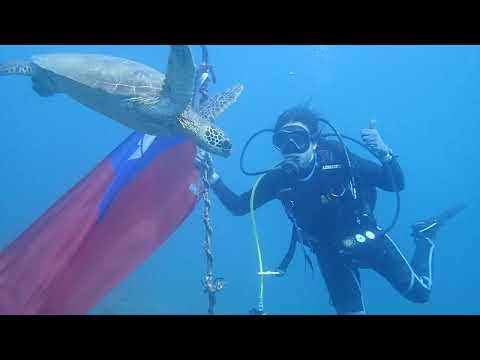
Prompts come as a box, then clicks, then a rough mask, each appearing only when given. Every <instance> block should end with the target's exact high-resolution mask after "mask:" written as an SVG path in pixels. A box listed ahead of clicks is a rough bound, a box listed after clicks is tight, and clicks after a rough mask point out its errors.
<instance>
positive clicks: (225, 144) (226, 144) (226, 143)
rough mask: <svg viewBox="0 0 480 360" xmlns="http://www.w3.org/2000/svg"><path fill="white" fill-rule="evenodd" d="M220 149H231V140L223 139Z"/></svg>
mask: <svg viewBox="0 0 480 360" xmlns="http://www.w3.org/2000/svg"><path fill="white" fill-rule="evenodd" d="M222 149H223V150H232V142H231V141H230V140H228V139H225V140H223V142H222Z"/></svg>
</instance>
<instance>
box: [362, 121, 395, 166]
mask: <svg viewBox="0 0 480 360" xmlns="http://www.w3.org/2000/svg"><path fill="white" fill-rule="evenodd" d="M360 133H361V136H362V140H363V142H364V143H365V145H366V146H367V147H368V149H369V150H370V151H371V152H372V153H373V154H374V155H375V156H376V157H377V158H378V159H379V160H380V161H381V162H382V163H384V162H387V161H389V160H391V159H392V149H390V148H389V147H388V146H387V145H386V144H385V143H384V142H383V139H382V137H381V136H380V133H379V132H378V130H377V129H376V121H375V120H370V125H369V128H368V129H362V130H360Z"/></svg>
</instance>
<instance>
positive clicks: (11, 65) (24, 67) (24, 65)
mask: <svg viewBox="0 0 480 360" xmlns="http://www.w3.org/2000/svg"><path fill="white" fill-rule="evenodd" d="M34 66H35V65H34V64H33V63H32V62H30V61H12V62H8V63H5V64H0V75H4V76H8V75H24V76H32V75H33V69H34Z"/></svg>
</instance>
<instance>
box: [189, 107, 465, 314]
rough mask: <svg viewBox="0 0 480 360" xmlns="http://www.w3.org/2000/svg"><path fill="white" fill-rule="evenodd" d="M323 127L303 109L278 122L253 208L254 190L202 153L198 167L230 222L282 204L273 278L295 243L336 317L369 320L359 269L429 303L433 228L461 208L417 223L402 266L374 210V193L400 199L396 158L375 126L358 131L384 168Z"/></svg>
mask: <svg viewBox="0 0 480 360" xmlns="http://www.w3.org/2000/svg"><path fill="white" fill-rule="evenodd" d="M322 124H327V125H328V124H330V123H329V122H328V121H326V120H325V119H322V118H321V117H320V116H319V115H318V114H316V113H315V112H314V111H313V110H312V109H311V108H310V106H308V105H300V106H296V107H293V108H290V109H288V110H287V111H285V112H283V113H282V114H281V115H280V116H279V118H278V120H277V122H276V124H275V127H274V129H272V130H271V131H272V132H273V137H272V142H273V146H274V147H275V148H276V149H277V150H278V151H279V152H280V153H281V155H282V157H283V162H282V163H281V164H280V165H279V166H277V167H274V168H273V169H270V170H268V171H265V172H263V173H265V175H264V176H263V178H262V179H261V181H259V182H258V186H257V187H256V188H255V193H254V199H253V200H252V201H253V203H252V204H251V203H250V200H251V195H252V190H253V189H252V190H250V191H248V192H245V193H243V194H241V195H237V194H235V193H234V192H233V191H232V190H231V189H230V188H229V187H228V186H227V185H226V184H225V183H224V182H223V181H222V179H221V178H220V176H219V175H218V173H217V172H216V171H215V169H214V167H213V163H212V159H211V157H210V155H209V154H207V153H205V152H203V151H200V152H199V153H198V154H197V157H196V159H195V164H196V166H198V167H200V168H202V169H207V172H208V181H209V183H210V185H211V188H212V189H213V191H214V192H215V194H216V195H217V197H218V198H219V199H220V201H221V202H222V204H223V205H224V206H225V207H226V208H227V209H228V210H229V211H230V212H231V213H232V214H233V215H235V216H242V215H245V214H247V213H249V212H250V211H251V207H250V206H251V205H252V208H253V209H257V208H259V207H261V206H262V205H264V204H266V203H268V202H269V201H272V200H274V199H277V200H280V201H281V203H282V205H283V207H284V210H285V212H286V215H287V217H288V218H289V219H290V221H291V222H292V224H293V225H292V235H291V242H290V246H289V249H288V252H287V254H286V255H285V258H284V259H283V261H282V262H281V264H280V266H279V267H278V274H279V275H280V276H281V275H283V274H285V272H286V271H287V267H288V265H289V263H290V261H291V259H292V257H293V255H294V252H295V248H296V245H297V242H298V243H300V244H302V245H303V246H306V247H308V248H309V249H310V250H311V251H312V253H313V254H315V256H316V258H317V261H318V265H319V268H320V271H321V273H322V275H323V278H324V280H325V283H326V286H327V289H328V293H329V296H330V300H331V304H333V306H334V308H335V310H336V312H337V314H343V315H347V314H352V315H353V314H366V311H365V305H364V301H363V297H362V290H361V282H360V272H359V270H360V269H364V268H368V269H373V270H374V271H376V272H377V273H379V274H380V275H381V276H383V277H384V278H385V279H386V280H387V281H388V282H389V283H390V284H391V285H392V286H393V288H395V289H396V290H397V291H398V292H399V293H400V294H401V295H403V296H404V297H405V298H406V299H408V300H410V301H412V302H415V303H425V302H427V301H428V300H429V297H430V294H431V289H432V258H433V251H434V248H435V244H436V241H435V238H436V233H437V230H438V228H439V227H440V226H441V225H443V224H444V223H445V222H446V221H447V220H448V219H450V218H451V217H452V216H454V215H456V214H457V213H458V212H460V211H461V210H463V209H464V208H465V206H464V205H460V206H458V207H455V208H453V209H450V210H448V211H446V212H445V213H443V214H441V215H440V216H437V217H433V218H430V219H426V220H422V221H418V222H416V223H415V224H414V225H413V226H412V234H411V235H412V236H413V240H414V242H415V245H416V248H415V252H414V255H413V258H412V260H411V262H409V261H407V259H406V258H405V256H404V255H403V254H402V252H401V251H400V249H399V247H398V246H397V244H396V243H395V242H394V241H393V240H392V239H391V237H390V236H389V235H388V234H387V231H389V230H390V229H391V227H390V228H389V229H388V230H384V229H382V228H381V227H379V226H378V225H377V222H376V219H375V216H374V212H373V211H374V207H375V202H376V194H377V193H376V191H377V188H379V189H382V190H384V191H387V192H397V194H398V192H400V191H402V190H403V189H404V186H405V185H404V174H403V171H402V169H401V167H400V165H399V162H398V159H397V156H396V155H395V154H394V153H393V152H392V150H391V149H390V148H389V147H388V146H387V145H386V144H385V143H384V141H383V139H382V137H381V136H380V133H379V132H378V130H377V129H376V127H375V123H374V122H373V121H372V122H371V123H370V126H369V128H368V129H363V130H361V137H362V141H363V144H364V145H365V147H366V148H368V150H370V152H371V153H372V154H373V155H374V156H375V157H376V158H377V159H378V160H379V161H380V163H381V165H380V164H376V163H374V162H372V161H369V160H366V159H363V158H361V157H360V156H357V155H355V154H353V153H351V152H350V151H349V150H348V149H347V148H346V146H345V145H344V143H343V142H342V139H341V137H340V135H339V134H338V132H336V130H335V128H333V127H332V126H331V124H330V126H331V127H332V128H333V129H334V130H335V132H336V134H337V135H338V141H334V140H329V139H328V138H327V137H328V136H327V134H324V132H323V126H322ZM267 131H268V130H267ZM260 132H262V131H260ZM260 132H259V133H260ZM257 134H258V133H257ZM247 145H248V143H247ZM242 157H243V154H242ZM242 169H243V168H242ZM256 174H257V173H256ZM397 210H398V207H397ZM397 215H398V212H397ZM392 226H393V225H392ZM304 253H305V254H306V252H304ZM310 264H311V263H310ZM260 313H261V311H253V312H251V314H260Z"/></svg>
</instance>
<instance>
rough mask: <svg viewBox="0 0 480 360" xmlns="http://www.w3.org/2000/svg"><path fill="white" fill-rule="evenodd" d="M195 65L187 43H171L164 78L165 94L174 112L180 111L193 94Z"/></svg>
mask: <svg viewBox="0 0 480 360" xmlns="http://www.w3.org/2000/svg"><path fill="white" fill-rule="evenodd" d="M194 78H195V65H194V62H193V56H192V53H191V51H190V47H189V46H188V45H172V46H171V47H170V55H169V58H168V67H167V73H166V79H165V85H166V87H165V88H166V91H167V93H165V95H166V96H168V97H169V98H170V100H171V107H172V108H173V109H174V112H178V113H181V112H182V111H183V110H184V109H185V108H186V107H187V105H188V104H189V103H190V100H191V99H192V95H193V86H194Z"/></svg>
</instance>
